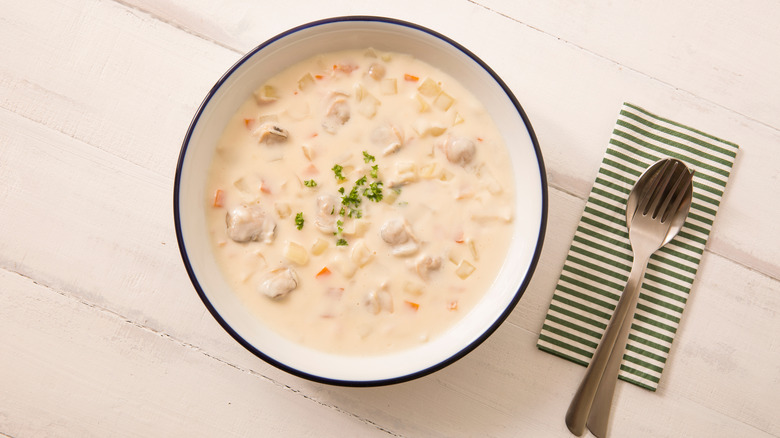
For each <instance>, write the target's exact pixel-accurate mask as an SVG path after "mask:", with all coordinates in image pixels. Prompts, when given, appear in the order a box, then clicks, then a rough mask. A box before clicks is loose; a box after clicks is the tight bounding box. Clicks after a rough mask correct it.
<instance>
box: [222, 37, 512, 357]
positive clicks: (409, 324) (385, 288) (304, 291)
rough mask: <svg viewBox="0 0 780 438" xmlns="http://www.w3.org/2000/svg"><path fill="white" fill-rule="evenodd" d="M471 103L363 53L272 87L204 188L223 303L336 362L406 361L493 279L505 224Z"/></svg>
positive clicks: (502, 169)
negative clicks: (393, 354) (235, 302)
mask: <svg viewBox="0 0 780 438" xmlns="http://www.w3.org/2000/svg"><path fill="white" fill-rule="evenodd" d="M477 97H478V96H477ZM477 97H475V96H473V95H471V94H470V93H469V91H467V90H466V89H465V88H463V87H462V86H461V85H459V84H458V83H457V82H456V81H455V80H453V79H452V77H451V76H449V75H448V74H447V73H446V72H442V71H439V70H437V69H436V68H434V67H432V66H431V65H428V64H426V63H424V62H421V61H419V60H417V59H415V58H413V57H411V56H408V55H404V54H398V53H384V52H378V51H375V50H373V49H366V50H357V51H344V52H334V53H330V54H324V55H321V56H317V57H315V58H312V59H309V60H307V61H304V62H301V63H299V64H297V65H294V66H292V67H290V68H288V69H286V70H285V71H283V72H282V73H280V74H278V75H277V76H275V77H273V78H271V79H270V80H269V81H268V82H267V83H266V84H265V85H263V86H262V87H260V88H259V89H258V90H257V91H256V92H255V93H254V95H253V96H249V98H248V100H247V101H246V102H245V103H244V104H243V105H242V106H241V107H240V109H239V110H238V111H237V112H236V114H235V116H234V117H233V118H232V119H231V121H230V123H229V125H228V126H227V127H226V129H225V131H224V134H223V136H222V138H221V139H220V141H219V144H218V147H217V150H216V153H215V155H214V158H213V163H212V166H211V169H210V175H209V179H208V187H207V189H208V199H207V200H206V202H207V203H208V205H207V215H208V217H207V222H208V224H209V231H210V234H211V239H212V242H213V248H214V253H215V255H216V259H217V261H218V263H219V264H220V266H221V268H222V270H223V272H224V276H225V278H226V279H227V281H228V283H229V284H230V285H231V286H232V287H233V288H234V289H235V293H237V294H238V295H239V296H240V298H241V299H242V300H243V301H245V302H246V304H247V305H248V306H249V307H250V308H251V309H253V311H255V312H256V313H257V316H258V318H260V319H262V321H264V323H266V324H267V325H268V326H269V327H271V328H273V329H274V330H275V331H277V332H279V333H281V334H282V335H284V336H286V337H288V338H290V339H292V340H294V341H296V342H299V343H301V344H303V345H306V346H310V347H312V348H316V349H320V350H324V351H328V352H333V353H339V354H361V355H365V354H381V353H386V352H390V351H395V350H398V349H403V348H409V347H413V346H416V345H419V344H420V343H424V342H427V341H428V340H430V339H432V338H433V337H435V336H437V335H438V334H440V333H442V332H443V331H445V330H446V329H447V328H448V327H450V326H451V325H452V324H454V323H455V322H457V321H458V320H459V319H460V318H462V317H463V316H464V315H465V314H466V313H468V312H469V310H470V309H472V308H473V306H474V305H475V303H476V302H477V301H479V300H480V298H481V297H482V296H483V295H484V293H485V292H486V290H487V289H488V288H489V287H490V286H491V284H492V282H493V280H494V278H495V276H496V275H497V273H498V270H499V269H500V267H501V265H502V263H503V259H504V257H505V255H506V253H507V249H508V246H509V242H510V240H511V228H512V221H513V211H514V201H513V199H514V193H513V184H514V183H513V178H512V175H511V170H510V164H509V155H508V152H507V149H506V146H505V144H504V142H503V139H502V138H501V136H500V134H499V132H498V131H497V129H496V127H495V126H494V123H493V122H492V120H491V119H490V117H489V116H488V114H487V112H486V111H485V109H484V107H483V106H482V105H481V104H480V102H479V100H478V99H477Z"/></svg>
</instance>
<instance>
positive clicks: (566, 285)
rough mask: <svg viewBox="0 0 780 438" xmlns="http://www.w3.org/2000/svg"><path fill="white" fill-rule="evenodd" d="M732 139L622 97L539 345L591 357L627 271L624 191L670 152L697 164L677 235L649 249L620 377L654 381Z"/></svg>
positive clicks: (725, 173) (729, 161)
mask: <svg viewBox="0 0 780 438" xmlns="http://www.w3.org/2000/svg"><path fill="white" fill-rule="evenodd" d="M737 149H738V146H737V145H735V144H733V143H730V142H727V141H724V140H721V139H718V138H715V137H713V136H711V135H708V134H705V133H703V132H701V131H697V130H695V129H692V128H689V127H687V126H683V125H681V124H679V123H675V122H672V121H670V120H668V119H664V118H661V117H658V116H655V115H653V114H651V113H649V112H647V111H645V110H644V109H642V108H639V107H637V106H635V105H631V104H629V103H625V104H623V108H622V109H621V111H620V116H619V117H618V120H617V123H616V125H615V129H614V131H613V132H612V137H611V138H610V140H609V146H608V147H607V151H606V154H605V155H604V160H603V161H602V164H601V168H600V169H599V173H598V177H597V178H596V182H595V183H594V185H593V188H592V189H591V192H590V197H589V198H588V201H587V203H586V205H585V211H584V212H583V214H582V219H581V220H580V223H579V226H578V227H577V231H576V232H575V234H574V240H573V242H572V244H571V248H570V249H569V253H568V255H567V257H566V261H565V263H564V266H563V272H561V276H560V279H559V280H558V285H557V286H556V288H555V292H554V294H553V298H552V302H551V303H550V308H549V310H548V312H547V318H546V319H545V322H544V326H543V327H542V330H541V334H540V336H539V341H538V343H537V346H538V347H539V348H540V349H542V350H545V351H548V352H550V353H553V354H556V355H558V356H561V357H564V358H566V359H569V360H572V361H574V362H577V363H579V364H582V365H587V364H588V362H589V361H590V358H591V357H592V356H593V352H594V351H595V350H596V346H597V345H598V342H599V340H600V339H601V336H602V334H603V333H604V330H605V329H606V327H607V323H608V322H609V318H610V317H611V315H612V312H613V310H614V309H615V306H616V305H617V301H618V299H619V298H620V294H621V293H622V292H623V288H624V287H625V284H626V282H627V281H628V274H629V272H630V271H631V261H632V260H633V254H632V252H631V245H630V244H629V241H628V231H627V229H626V217H625V208H626V199H627V198H628V193H629V192H630V191H631V188H632V187H633V185H634V183H635V182H636V180H637V178H638V177H639V175H641V174H642V172H643V171H644V170H645V169H646V168H648V167H649V166H650V165H652V164H653V163H655V162H656V161H658V160H660V159H662V158H666V157H673V158H677V159H680V160H682V161H684V162H685V163H686V164H687V165H688V167H689V168H692V169H695V170H696V173H695V176H694V179H693V205H692V206H691V210H690V213H689V214H688V218H687V220H686V222H685V225H684V226H683V228H682V230H681V231H680V233H679V235H678V236H677V237H676V238H675V239H674V240H672V241H671V242H670V243H669V244H667V245H666V246H664V247H663V248H661V249H660V250H659V251H658V252H656V253H655V254H654V255H653V257H652V258H651V259H650V263H649V264H648V267H647V271H646V273H645V278H644V281H643V284H642V289H641V294H640V296H639V301H638V304H637V310H636V314H635V315H634V320H633V324H632V326H631V333H630V335H629V341H628V344H627V346H626V354H625V356H624V357H623V363H622V365H621V370H620V378H621V379H623V380H626V381H629V382H631V383H634V384H637V385H639V386H641V387H644V388H647V389H650V390H653V391H655V390H656V388H657V387H658V382H659V379H660V378H661V372H662V371H663V368H664V364H665V363H666V359H667V357H668V356H669V350H670V348H671V345H672V340H673V339H674V334H675V332H676V331H677V327H678V325H679V323H680V318H681V317H682V313H683V309H684V308H685V303H686V301H687V300H688V293H689V292H690V289H691V285H692V283H693V280H694V278H695V276H696V270H697V269H698V267H699V261H700V260H701V256H702V253H703V252H704V246H705V244H706V243H707V237H708V236H709V234H710V228H711V227H712V222H713V220H714V219H715V213H716V212H717V210H718V206H719V205H720V201H721V197H722V196H723V191H724V189H725V188H726V181H728V178H729V173H730V171H731V167H732V165H733V163H734V158H735V157H736V154H737Z"/></svg>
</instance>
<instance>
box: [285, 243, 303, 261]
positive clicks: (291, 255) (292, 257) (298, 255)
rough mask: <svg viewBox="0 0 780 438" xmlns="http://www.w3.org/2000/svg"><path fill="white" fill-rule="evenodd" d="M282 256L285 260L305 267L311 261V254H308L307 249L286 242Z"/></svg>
mask: <svg viewBox="0 0 780 438" xmlns="http://www.w3.org/2000/svg"><path fill="white" fill-rule="evenodd" d="M282 254H283V255H284V258H286V259H287V260H289V261H291V262H293V263H295V264H298V265H305V264H306V263H307V262H308V261H309V253H307V252H306V248H304V247H302V246H301V245H299V244H297V243H295V242H286V244H285V245H284V250H283V253H282Z"/></svg>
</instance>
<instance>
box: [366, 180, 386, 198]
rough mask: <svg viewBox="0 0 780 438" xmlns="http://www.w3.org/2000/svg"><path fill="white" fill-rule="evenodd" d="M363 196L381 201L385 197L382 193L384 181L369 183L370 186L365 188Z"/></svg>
mask: <svg viewBox="0 0 780 438" xmlns="http://www.w3.org/2000/svg"><path fill="white" fill-rule="evenodd" d="M363 196H365V197H366V198H368V199H369V200H371V201H374V202H379V201H381V200H382V198H383V197H384V195H382V182H381V181H375V182H372V183H371V184H369V186H368V188H367V189H365V190H363Z"/></svg>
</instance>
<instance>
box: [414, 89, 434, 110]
mask: <svg viewBox="0 0 780 438" xmlns="http://www.w3.org/2000/svg"><path fill="white" fill-rule="evenodd" d="M414 100H415V101H416V102H417V111H419V112H421V113H424V112H426V111H428V110H429V109H431V107H430V105H428V102H426V101H425V98H424V97H422V96H421V95H419V94H415V95H414Z"/></svg>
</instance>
